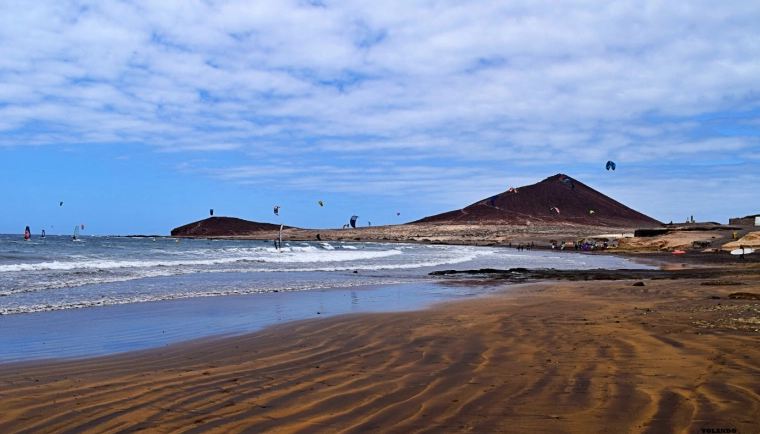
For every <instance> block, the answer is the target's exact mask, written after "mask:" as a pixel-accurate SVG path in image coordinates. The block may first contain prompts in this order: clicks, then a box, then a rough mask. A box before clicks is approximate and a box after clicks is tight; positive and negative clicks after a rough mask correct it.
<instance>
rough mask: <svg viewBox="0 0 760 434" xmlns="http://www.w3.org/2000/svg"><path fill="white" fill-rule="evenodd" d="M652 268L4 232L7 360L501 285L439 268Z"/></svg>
mask: <svg viewBox="0 0 760 434" xmlns="http://www.w3.org/2000/svg"><path fill="white" fill-rule="evenodd" d="M512 267H526V268H555V269H588V268H607V269H617V268H647V267H648V266H647V265H642V264H637V263H634V262H631V261H628V260H626V259H623V258H619V257H615V256H610V255H592V254H583V253H575V252H559V251H546V250H533V251H519V252H518V251H517V250H516V249H512V248H506V247H475V246H452V245H425V244H395V243H393V244H392V243H373V242H290V243H284V245H283V246H282V248H281V249H276V248H275V247H274V245H273V244H272V242H264V241H250V240H217V239H213V240H210V239H174V238H164V237H155V238H150V237H116V236H110V237H109V236H85V237H81V238H79V239H78V240H76V241H74V240H72V238H71V237H70V236H47V237H46V238H44V239H43V238H39V237H34V238H32V239H31V240H29V241H24V240H23V238H22V237H21V236H19V235H0V362H5V361H18V360H27V359H40V358H50V357H83V356H93V355H103V354H110V353H114V352H121V351H131V350H136V349H146V348H152V347H156V346H162V345H167V344H171V343H176V342H180V341H184V340H190V339H197V338H203V337H208V336H215V335H227V334H236V333H243V332H249V331H255V330H258V329H261V328H262V327H265V326H269V325H273V324H277V323H280V322H287V321H292V320H301V319H310V318H325V317H329V316H334V315H339V314H346V313H357V312H383V311H399V310H410V309H419V308H421V307H424V306H426V305H429V304H431V303H435V302H439V301H447V300H454V299H460V298H464V297H473V296H481V295H485V294H488V293H491V292H493V291H495V290H498V288H501V285H499V286H498V287H497V286H496V285H493V284H492V283H489V284H483V285H472V284H457V282H456V280H453V281H452V280H448V279H441V278H436V277H431V276H429V273H430V272H431V271H434V270H442V269H475V268H512Z"/></svg>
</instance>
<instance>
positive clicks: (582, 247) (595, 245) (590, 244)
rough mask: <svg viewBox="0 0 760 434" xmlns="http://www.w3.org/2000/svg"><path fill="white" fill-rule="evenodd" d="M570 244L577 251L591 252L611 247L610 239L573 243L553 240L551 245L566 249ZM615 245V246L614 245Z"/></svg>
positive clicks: (553, 247)
mask: <svg viewBox="0 0 760 434" xmlns="http://www.w3.org/2000/svg"><path fill="white" fill-rule="evenodd" d="M569 246H572V248H573V250H576V251H583V252H589V251H591V250H597V249H606V248H608V247H610V243H609V242H608V241H603V242H601V243H599V242H597V241H586V240H584V241H573V242H572V244H571V243H569V242H565V241H560V242H557V241H552V242H551V247H552V249H559V250H566V249H568V248H569ZM613 247H614V246H613Z"/></svg>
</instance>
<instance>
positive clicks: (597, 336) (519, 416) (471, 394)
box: [0, 264, 760, 432]
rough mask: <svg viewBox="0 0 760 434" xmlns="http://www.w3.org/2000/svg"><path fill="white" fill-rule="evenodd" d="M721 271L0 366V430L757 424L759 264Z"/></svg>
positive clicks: (513, 293) (644, 428)
mask: <svg viewBox="0 0 760 434" xmlns="http://www.w3.org/2000/svg"><path fill="white" fill-rule="evenodd" d="M720 266H721V267H724V273H723V275H720V276H718V275H716V276H707V277H705V276H701V277H688V276H686V277H684V278H680V279H662V280H652V279H642V280H600V281H543V282H537V283H527V284H522V285H511V286H509V287H507V288H508V289H507V290H502V291H499V292H498V293H497V294H494V295H491V296H488V297H484V298H475V299H470V300H463V301H455V302H446V303H442V304H436V305H435V306H433V307H430V308H428V309H425V310H420V311H413V312H401V313H361V314H349V315H341V316H337V317H332V318H326V319H320V320H318V321H315V320H306V321H298V322H291V323H286V324H282V325H276V326H271V327H268V328H266V329H264V330H261V331H259V332H255V333H251V334H245V335H241V336H234V337H223V338H214V339H203V340H199V341H193V342H186V343H180V344H176V345H171V346H168V347H164V348H160V349H154V350H146V351H139V352H131V353H126V354H121V355H114V356H106V357H99V358H90V359H80V360H68V361H67V360H63V361H46V362H24V363H20V364H19V363H13V364H9V365H0V385H2V387H0V430H2V431H3V432H16V431H21V430H23V429H33V430H37V431H40V430H41V431H60V430H65V429H75V430H86V429H94V430H97V431H103V430H117V429H129V430H139V429H159V430H167V431H172V430H180V429H191V428H195V429H200V430H204V431H218V432H236V431H242V430H256V431H259V432H261V431H266V430H274V429H276V430H282V431H288V432H290V431H299V430H313V429H319V430H323V431H366V430H370V431H373V430H374V431H425V430H438V431H441V430H444V431H455V432H462V431H475V432H503V431H505V430H509V431H514V430H520V429H522V430H534V431H538V432H542V431H547V430H548V431H557V430H564V431H569V432H582V431H587V430H588V429H589V428H591V429H594V430H601V431H616V432H628V431H635V432H663V431H670V432H679V431H687V430H688V431H695V430H699V429H702V428H734V429H737V430H738V432H756V431H753V429H756V428H755V427H756V426H757V425H756V422H757V421H758V420H760V381H759V380H757V378H758V373H760V350H758V348H757V345H756V342H757V339H758V336H760V335H759V332H760V323H758V321H760V300H756V299H753V298H752V297H751V296H747V295H746V294H750V295H751V294H760V277H759V276H758V273H759V271H758V268H757V267H756V266H755V265H753V264H741V265H738V266H736V267H738V268H728V267H726V265H725V264H723V265H720ZM733 269H735V270H737V271H738V270H741V272H740V273H735V272H733V271H732V270H733ZM638 282H641V283H638ZM731 294H745V295H744V296H736V297H734V296H732V297H731V298H730V297H729V296H730V295H731ZM742 297H743V298H742Z"/></svg>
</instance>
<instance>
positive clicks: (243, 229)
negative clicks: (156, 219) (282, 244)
mask: <svg viewBox="0 0 760 434" xmlns="http://www.w3.org/2000/svg"><path fill="white" fill-rule="evenodd" d="M286 227H288V226H284V228H286ZM279 229H280V225H276V224H272V223H259V222H252V221H249V220H243V219H239V218H235V217H209V218H207V219H203V220H199V221H197V222H193V223H188V224H186V225H183V226H180V227H177V228H174V229H172V232H171V234H172V236H173V237H230V236H236V235H251V234H255V233H256V232H264V231H277V230H279Z"/></svg>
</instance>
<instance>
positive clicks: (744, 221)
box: [728, 214, 760, 226]
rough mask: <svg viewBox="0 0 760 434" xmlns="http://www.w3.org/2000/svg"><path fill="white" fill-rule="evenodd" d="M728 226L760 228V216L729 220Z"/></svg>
mask: <svg viewBox="0 0 760 434" xmlns="http://www.w3.org/2000/svg"><path fill="white" fill-rule="evenodd" d="M728 224H729V225H732V226H760V214H755V215H748V216H746V217H735V218H732V219H728Z"/></svg>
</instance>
